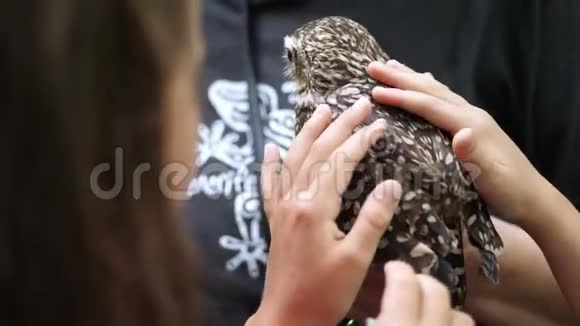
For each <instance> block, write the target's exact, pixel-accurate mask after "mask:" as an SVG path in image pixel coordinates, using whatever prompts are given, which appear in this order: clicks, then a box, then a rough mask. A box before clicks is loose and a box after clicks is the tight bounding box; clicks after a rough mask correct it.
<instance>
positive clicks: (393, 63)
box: [387, 59, 405, 70]
mask: <svg viewBox="0 0 580 326" xmlns="http://www.w3.org/2000/svg"><path fill="white" fill-rule="evenodd" d="M387 67H390V68H394V69H397V70H402V69H404V68H405V66H404V65H403V64H402V63H400V62H399V61H397V60H395V59H391V60H389V61H387Z"/></svg>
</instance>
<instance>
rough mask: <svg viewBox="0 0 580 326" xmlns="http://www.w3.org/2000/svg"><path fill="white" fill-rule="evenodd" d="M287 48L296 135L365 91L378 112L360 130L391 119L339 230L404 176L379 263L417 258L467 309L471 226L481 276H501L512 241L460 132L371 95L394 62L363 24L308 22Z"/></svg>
mask: <svg viewBox="0 0 580 326" xmlns="http://www.w3.org/2000/svg"><path fill="white" fill-rule="evenodd" d="M284 45H285V55H284V58H285V59H286V62H287V66H286V74H287V76H289V77H291V78H292V79H293V80H294V81H295V82H296V86H297V87H296V89H297V91H296V98H297V104H296V108H295V110H296V133H298V132H300V130H301V128H302V126H303V125H304V123H305V122H306V120H307V119H308V118H310V116H311V115H312V113H313V112H314V110H315V108H316V107H317V106H318V105H319V104H323V103H326V104H328V105H329V106H330V107H331V109H332V112H333V119H336V118H337V117H338V116H339V115H340V114H341V113H343V112H344V111H346V110H348V109H350V107H351V106H352V105H353V104H354V103H355V102H356V101H357V100H358V99H359V98H360V97H367V98H369V100H370V101H371V103H372V105H373V110H372V113H371V115H370V116H369V117H368V118H367V119H366V120H365V122H364V123H362V124H361V125H360V126H358V127H357V128H356V129H355V130H354V131H353V132H356V130H358V128H362V127H363V126H365V125H368V124H370V123H372V122H373V121H375V120H377V119H380V118H382V119H384V120H385V121H386V122H387V129H386V131H385V133H384V135H383V136H382V137H381V138H380V139H379V141H378V142H377V143H376V144H374V145H373V146H371V148H370V149H369V151H368V152H367V153H366V155H365V157H364V158H363V159H362V160H361V161H360V163H359V164H358V165H357V167H356V169H355V171H354V172H353V175H352V180H351V182H350V184H349V186H348V187H347V190H346V191H345V193H344V194H343V197H342V206H341V210H340V213H339V216H338V218H337V224H338V227H339V228H340V229H341V230H342V231H344V232H348V231H349V230H350V228H351V226H352V225H353V223H354V220H355V219H356V216H357V215H358V212H359V210H360V208H361V206H362V204H363V202H364V200H365V199H366V198H367V196H368V195H369V194H370V192H371V191H372V190H373V189H374V188H375V187H376V185H377V184H379V183H380V182H382V181H384V180H386V179H395V180H398V181H399V182H400V183H401V185H402V188H403V195H402V198H401V201H400V203H399V205H398V207H397V210H396V212H395V215H394V217H393V220H392V222H391V224H390V225H389V227H388V229H387V231H386V232H385V233H384V235H383V237H382V238H381V241H380V243H379V246H378V248H377V251H376V254H375V258H374V260H373V262H374V263H383V262H385V261H389V260H393V259H397V260H403V261H406V262H408V263H409V264H411V265H412V266H413V268H414V269H415V270H416V272H420V273H426V274H430V275H433V276H435V277H436V278H438V279H439V280H440V281H442V282H443V283H444V284H446V285H447V286H448V287H449V289H450V291H451V294H452V301H453V305H454V306H455V307H461V306H462V305H463V302H464V299H465V287H466V279H465V272H464V258H463V241H462V239H463V232H466V234H467V235H468V238H469V240H470V242H471V243H472V244H473V245H474V246H475V247H476V248H477V249H478V250H479V251H480V253H481V257H482V263H481V265H480V269H479V270H480V274H481V275H483V276H484V277H486V278H487V279H488V280H490V281H491V282H493V283H497V282H499V265H498V262H497V256H498V255H499V254H500V253H501V250H502V248H503V243H502V240H501V238H500V236H499V234H498V233H497V231H496V230H495V228H494V226H493V224H492V222H491V217H490V214H489V212H488V209H487V206H486V204H485V203H484V201H483V199H482V198H481V197H480V196H479V194H478V193H477V191H476V190H475V188H474V185H473V182H472V177H471V175H470V174H469V173H468V172H467V170H466V169H465V168H464V167H463V166H462V165H461V164H460V163H459V161H458V160H457V158H456V157H455V155H454V153H453V150H452V147H451V138H450V135H449V134H448V133H446V132H445V131H443V130H441V129H439V128H437V127H435V126H434V125H432V124H430V123H428V122H427V121H425V120H423V119H422V118H420V117H417V116H414V115H412V114H410V113H408V112H406V111H403V110H401V109H399V108H396V107H391V106H387V105H382V104H379V103H376V102H374V101H373V99H372V98H371V96H370V95H371V90H372V89H373V88H374V87H375V86H378V85H380V84H379V83H378V82H377V81H375V80H373V79H372V78H370V77H369V76H368V74H367V73H366V67H367V66H368V64H369V63H370V62H372V61H383V62H385V61H388V60H389V59H390V58H389V56H388V55H387V54H386V53H385V52H384V51H383V50H382V48H381V47H380V45H379V44H378V43H377V41H376V40H375V39H374V38H373V36H372V35H371V34H370V33H369V32H368V31H367V30H366V29H365V28H364V27H363V26H362V25H360V24H358V23H356V22H355V21H353V20H351V19H348V18H345V17H335V16H333V17H324V18H320V19H317V20H314V21H311V22H308V23H306V24H304V25H303V26H301V27H299V28H298V29H297V30H296V31H295V32H294V33H293V34H291V35H289V36H287V37H286V38H285V39H284ZM380 86H383V87H389V86H388V85H380Z"/></svg>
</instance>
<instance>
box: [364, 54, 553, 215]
mask: <svg viewBox="0 0 580 326" xmlns="http://www.w3.org/2000/svg"><path fill="white" fill-rule="evenodd" d="M368 72H369V75H370V76H371V77H372V78H374V79H376V80H378V81H380V82H381V83H383V84H385V85H389V86H392V87H393V88H384V87H376V88H375V89H374V90H373V97H374V99H375V100H376V101H377V102H380V103H383V104H387V105H392V106H396V107H400V108H402V109H405V110H407V111H409V112H410V113H413V114H416V115H418V116H421V117H423V118H424V119H426V120H428V121H430V122H431V123H433V124H435V125H437V126H439V127H440V128H442V129H445V130H447V131H448V132H449V133H451V135H453V143H452V145H453V150H454V152H455V155H456V156H457V158H458V159H459V160H460V161H461V162H462V163H463V165H464V167H465V168H466V169H467V170H468V171H470V173H471V174H472V177H473V178H474V182H475V186H476V189H477V190H478V191H479V192H480V193H481V195H482V196H483V197H484V199H485V200H486V201H487V202H488V203H489V204H490V205H491V206H493V207H494V208H495V209H496V210H497V211H498V212H499V213H500V214H502V215H505V216H510V217H511V218H512V219H513V220H514V222H516V223H520V222H525V221H524V220H525V218H526V217H529V216H533V214H528V212H529V210H530V208H531V205H530V204H531V203H534V202H535V201H536V200H535V196H538V195H539V194H538V191H537V189H538V186H539V185H542V183H545V182H546V181H545V179H544V178H543V177H542V176H541V175H540V174H539V173H538V172H537V170H536V169H535V168H534V167H533V166H532V164H531V163H530V162H529V161H528V159H527V158H526V157H525V155H524V154H523V153H522V152H521V151H520V149H519V148H518V147H517V145H516V144H515V143H514V142H513V141H512V140H511V139H510V138H509V137H508V136H507V135H506V134H505V132H504V131H503V130H502V129H501V128H500V127H499V126H498V124H497V123H496V122H495V121H494V119H493V118H492V117H491V116H490V115H489V114H488V113H487V112H486V111H484V110H482V109H480V108H477V107H475V106H473V105H471V104H469V103H468V102H467V101H466V100H465V99H463V98H462V97H461V96H459V95H457V94H455V93H454V92H453V91H451V90H450V89H449V88H448V87H447V86H445V85H443V84H442V83H440V82H438V81H437V80H435V79H434V78H433V76H432V75H431V74H428V73H425V74H422V73H417V72H415V71H413V70H412V69H410V68H409V67H406V66H404V65H402V64H400V63H398V62H397V61H395V60H390V61H388V62H387V63H386V64H381V63H372V64H371V65H369V67H368Z"/></svg>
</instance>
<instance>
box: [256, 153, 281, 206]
mask: <svg viewBox="0 0 580 326" xmlns="http://www.w3.org/2000/svg"><path fill="white" fill-rule="evenodd" d="M280 166H281V164H280V153H279V150H278V147H277V146H276V145H274V144H266V146H265V147H264V162H262V173H261V183H262V197H263V200H264V205H265V210H266V211H269V209H270V206H272V205H276V203H277V201H278V199H279V197H280V182H279V178H280V175H279V174H278V171H279V169H280Z"/></svg>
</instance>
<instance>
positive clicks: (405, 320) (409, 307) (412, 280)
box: [378, 261, 422, 326]
mask: <svg viewBox="0 0 580 326" xmlns="http://www.w3.org/2000/svg"><path fill="white" fill-rule="evenodd" d="M385 274H386V284H387V285H386V289H385V293H384V294H383V299H382V302H381V313H380V315H379V318H378V319H379V324H380V325H389V326H390V325H401V326H407V325H409V326H411V325H418V323H419V321H420V320H419V316H420V315H419V314H420V310H421V305H422V302H421V288H420V286H419V282H418V281H417V278H416V277H415V272H414V271H413V269H412V268H411V266H409V265H407V264H405V263H402V262H396V261H393V262H389V263H387V264H386V265H385Z"/></svg>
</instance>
